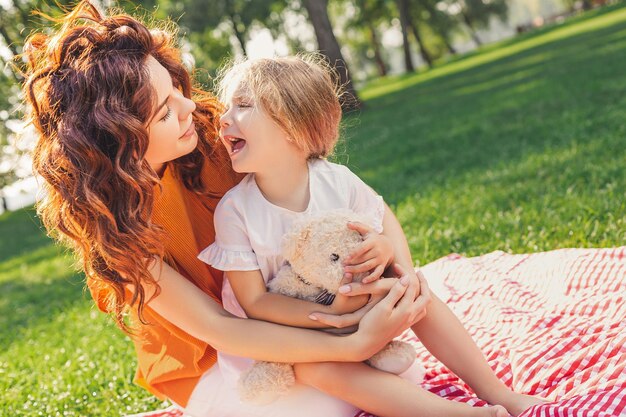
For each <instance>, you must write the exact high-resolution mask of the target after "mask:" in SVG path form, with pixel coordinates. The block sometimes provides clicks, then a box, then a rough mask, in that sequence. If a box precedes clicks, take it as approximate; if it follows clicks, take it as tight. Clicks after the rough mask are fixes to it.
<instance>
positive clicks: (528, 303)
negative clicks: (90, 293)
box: [144, 246, 626, 417]
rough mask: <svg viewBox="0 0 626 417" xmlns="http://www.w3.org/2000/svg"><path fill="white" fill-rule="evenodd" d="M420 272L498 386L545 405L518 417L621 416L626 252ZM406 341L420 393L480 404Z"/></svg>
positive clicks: (438, 265)
mask: <svg viewBox="0 0 626 417" xmlns="http://www.w3.org/2000/svg"><path fill="white" fill-rule="evenodd" d="M422 271H423V272H424V274H425V276H426V277H427V278H428V282H429V284H430V286H431V288H432V289H433V291H435V292H436V293H437V295H439V297H440V298H441V299H442V300H444V301H446V302H447V304H448V305H449V306H450V307H451V308H452V309H453V310H454V312H455V313H456V314H457V316H458V317H459V318H460V319H461V321H462V322H463V323H464V324H465V326H466V328H467V329H468V330H469V332H470V334H471V335H472V336H473V337H474V340H476V342H477V343H478V345H479V346H480V348H481V349H482V351H483V352H484V353H485V356H486V357H487V359H488V361H489V364H490V365H491V367H492V368H493V369H494V370H495V372H496V374H497V375H498V377H499V378H500V379H501V380H503V381H504V382H505V383H506V384H508V385H509V386H511V387H512V388H514V389H515V391H517V392H522V393H527V394H535V395H539V396H542V397H544V398H548V399H550V400H551V401H552V402H550V403H547V404H543V405H539V406H535V407H533V408H531V409H529V410H527V411H526V412H524V413H523V414H522V415H521V416H520V417H583V416H585V417H587V416H589V417H609V416H611V417H615V416H626V369H625V366H626V246H624V247H621V248H615V249H562V250H555V251H551V252H544V253H535V254H528V255H510V254H507V253H504V252H493V253H490V254H487V255H483V256H479V257H475V258H464V257H462V256H459V255H449V256H447V257H445V258H442V259H439V260H438V261H435V262H433V263H431V264H429V265H426V266H425V267H423V268H422ZM403 338H404V339H405V340H409V341H412V342H415V346H416V347H417V350H418V357H419V359H420V360H421V361H422V363H424V366H425V367H426V369H427V374H426V378H425V381H424V382H423V384H422V385H423V387H424V388H426V389H428V390H429V391H431V392H433V393H435V394H438V395H440V396H443V397H446V398H448V399H450V400H454V401H462V402H466V403H469V404H472V405H475V406H481V405H484V404H485V403H484V401H481V400H478V399H477V398H476V397H474V396H473V394H472V393H471V391H470V390H469V388H468V387H467V386H466V385H465V384H464V383H463V382H461V381H460V380H459V379H458V378H457V377H456V376H454V375H453V374H452V373H451V372H450V371H449V370H448V369H446V368H445V367H444V366H443V365H441V364H440V363H439V362H437V361H436V360H435V359H434V358H433V357H431V356H430V354H429V353H428V351H426V350H425V349H424V348H423V347H422V346H421V345H420V344H419V342H417V341H416V340H415V339H414V338H413V337H411V336H410V334H409V333H407V334H406V335H405V336H404V337H403ZM144 415H145V416H148V417H179V416H180V415H182V414H181V413H180V412H179V411H177V410H175V409H168V410H161V411H157V412H154V413H148V414H144ZM357 416H358V417H370V414H368V413H365V412H362V413H359V414H358V415H357ZM216 417H218V416H216ZM328 417H331V416H328Z"/></svg>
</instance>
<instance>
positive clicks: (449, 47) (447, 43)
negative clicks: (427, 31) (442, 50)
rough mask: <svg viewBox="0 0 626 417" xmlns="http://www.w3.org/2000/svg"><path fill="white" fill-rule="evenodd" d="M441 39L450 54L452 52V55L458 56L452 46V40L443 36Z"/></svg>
mask: <svg viewBox="0 0 626 417" xmlns="http://www.w3.org/2000/svg"><path fill="white" fill-rule="evenodd" d="M441 39H442V40H443V44H444V45H445V46H446V49H447V50H448V52H450V54H451V55H456V49H454V46H452V44H451V43H450V40H449V39H448V38H446V37H445V36H442V37H441Z"/></svg>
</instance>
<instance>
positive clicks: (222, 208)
mask: <svg viewBox="0 0 626 417" xmlns="http://www.w3.org/2000/svg"><path fill="white" fill-rule="evenodd" d="M231 191H233V192H235V193H236V189H233V190H231ZM233 197H234V195H233V193H231V192H229V193H227V194H226V195H225V196H224V198H223V199H222V201H220V203H219V204H218V205H217V208H216V209H215V215H214V218H213V220H214V222H215V242H213V243H212V244H211V245H209V246H208V247H207V248H205V249H204V250H203V251H202V252H200V254H199V255H198V259H200V260H201V261H203V262H205V263H207V264H209V265H211V266H212V267H213V268H215V269H218V270H220V271H254V270H257V269H260V268H259V263H258V260H257V257H256V254H255V253H254V250H253V249H252V246H251V244H250V239H249V238H248V233H247V231H246V222H245V220H246V219H245V216H244V215H243V213H242V211H241V210H239V208H238V206H237V199H236V198H233Z"/></svg>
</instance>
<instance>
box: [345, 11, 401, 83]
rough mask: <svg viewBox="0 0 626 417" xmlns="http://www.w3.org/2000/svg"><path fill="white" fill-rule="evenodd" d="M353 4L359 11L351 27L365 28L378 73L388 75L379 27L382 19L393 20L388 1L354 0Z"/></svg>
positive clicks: (350, 24)
mask: <svg viewBox="0 0 626 417" xmlns="http://www.w3.org/2000/svg"><path fill="white" fill-rule="evenodd" d="M353 4H354V6H356V10H357V12H356V14H355V16H354V17H353V19H352V20H351V21H350V22H349V27H350V28H351V29H354V30H356V29H358V28H360V29H361V30H363V32H364V34H365V37H366V38H367V41H368V42H369V46H370V48H369V49H368V50H371V54H372V57H373V59H374V63H375V64H376V68H377V70H378V75H379V76H381V77H384V76H385V75H387V64H386V63H385V60H384V58H383V51H382V45H381V42H380V35H379V33H378V27H379V25H380V23H381V22H382V21H389V20H391V10H390V8H389V6H388V2H386V1H385V0H353Z"/></svg>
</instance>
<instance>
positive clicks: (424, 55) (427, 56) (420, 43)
mask: <svg viewBox="0 0 626 417" xmlns="http://www.w3.org/2000/svg"><path fill="white" fill-rule="evenodd" d="M410 25H411V30H412V31H413V36H415V40H416V41H417V45H418V46H419V48H420V55H421V56H422V59H423V60H424V62H426V64H427V65H428V67H429V68H432V67H433V59H432V58H431V57H430V54H429V53H428V50H426V45H424V41H423V40H422V36H421V35H420V32H419V30H418V27H417V25H416V24H415V21H413V22H410Z"/></svg>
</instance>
